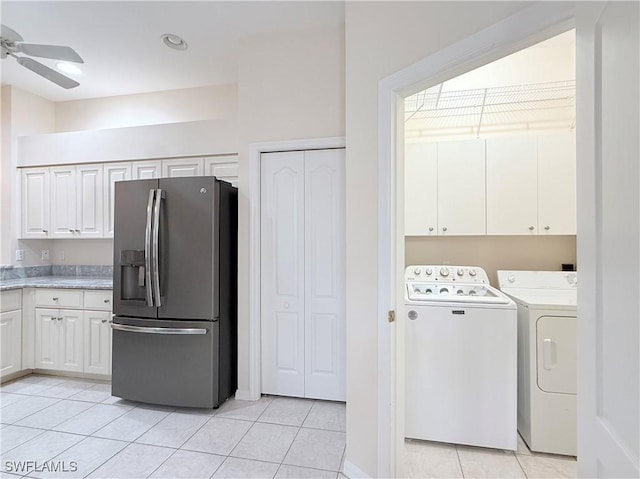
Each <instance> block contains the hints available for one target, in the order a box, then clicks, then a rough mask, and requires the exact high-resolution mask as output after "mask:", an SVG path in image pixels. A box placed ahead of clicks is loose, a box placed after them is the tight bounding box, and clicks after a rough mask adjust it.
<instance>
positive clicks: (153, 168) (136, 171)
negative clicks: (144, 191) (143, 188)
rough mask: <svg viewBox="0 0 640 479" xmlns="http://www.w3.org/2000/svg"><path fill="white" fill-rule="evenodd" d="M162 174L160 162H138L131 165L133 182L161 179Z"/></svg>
mask: <svg viewBox="0 0 640 479" xmlns="http://www.w3.org/2000/svg"><path fill="white" fill-rule="evenodd" d="M161 172H162V164H161V162H160V160H153V161H149V160H147V161H136V162H133V163H132V165H131V179H133V180H151V179H153V178H159V177H160V176H161V175H160V173H161Z"/></svg>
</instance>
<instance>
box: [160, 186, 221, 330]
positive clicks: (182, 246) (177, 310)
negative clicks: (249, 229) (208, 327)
mask: <svg viewBox="0 0 640 479" xmlns="http://www.w3.org/2000/svg"><path fill="white" fill-rule="evenodd" d="M159 185H160V189H162V190H163V192H164V195H165V196H164V200H163V204H162V207H161V210H160V212H161V215H160V289H161V295H162V306H161V307H160V308H159V309H158V318H165V319H194V320H195V319H208V320H211V319H214V318H217V317H218V315H219V305H218V274H219V272H218V268H217V267H216V265H217V264H218V259H219V258H218V254H219V247H218V234H219V232H218V224H217V218H216V215H217V214H218V204H219V189H218V186H217V185H216V182H215V180H214V179H213V178H210V177H196V178H174V179H171V181H168V180H164V179H162V178H161V179H160V180H159ZM194 252H197V254H195V253H194Z"/></svg>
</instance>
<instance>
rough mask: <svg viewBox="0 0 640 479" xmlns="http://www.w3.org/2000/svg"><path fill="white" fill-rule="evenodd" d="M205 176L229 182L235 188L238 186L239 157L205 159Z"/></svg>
mask: <svg viewBox="0 0 640 479" xmlns="http://www.w3.org/2000/svg"><path fill="white" fill-rule="evenodd" d="M204 174H205V176H215V177H216V178H219V179H221V180H224V181H228V182H229V183H231V184H232V185H233V186H238V157H237V155H233V156H211V157H209V158H205V159H204Z"/></svg>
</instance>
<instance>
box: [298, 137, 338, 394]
mask: <svg viewBox="0 0 640 479" xmlns="http://www.w3.org/2000/svg"><path fill="white" fill-rule="evenodd" d="M344 154H345V150H344V149H340V150H318V151H307V152H305V158H304V163H305V165H304V167H305V190H304V191H305V202H304V204H305V218H304V224H305V234H304V241H305V262H304V269H305V279H304V284H305V396H306V397H313V398H319V399H333V400H342V401H343V400H345V398H346V383H345V355H346V344H345V334H346V333H345V321H344V309H345V304H344V290H345V279H344V277H345V270H344V264H345V257H344V251H345V217H344V208H345V199H344V195H345V187H344V181H345V180H344Z"/></svg>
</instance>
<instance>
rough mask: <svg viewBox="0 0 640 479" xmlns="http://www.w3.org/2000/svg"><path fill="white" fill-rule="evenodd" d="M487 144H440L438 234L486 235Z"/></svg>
mask: <svg viewBox="0 0 640 479" xmlns="http://www.w3.org/2000/svg"><path fill="white" fill-rule="evenodd" d="M484 155H485V142H484V140H465V141H446V142H442V143H438V234H440V235H484V234H485V233H486V223H485V217H486V211H485V199H486V195H485V159H484Z"/></svg>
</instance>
